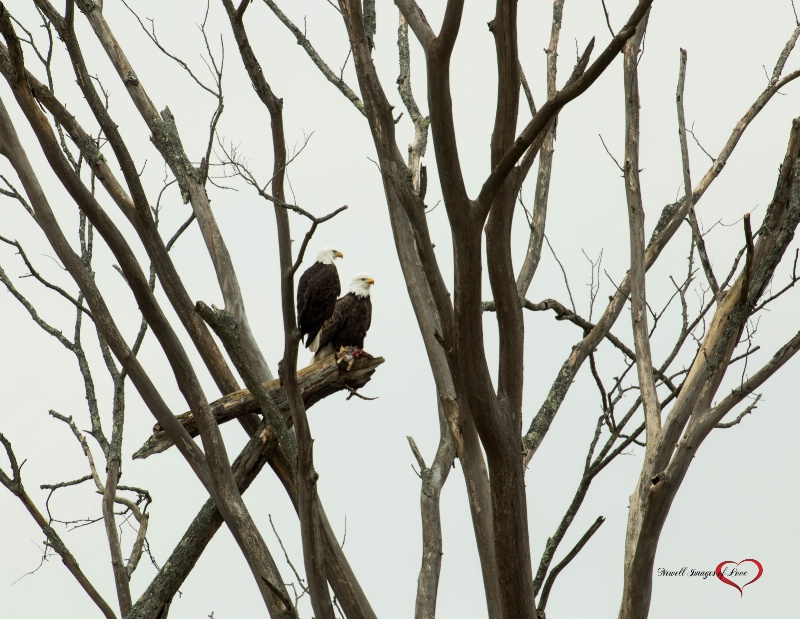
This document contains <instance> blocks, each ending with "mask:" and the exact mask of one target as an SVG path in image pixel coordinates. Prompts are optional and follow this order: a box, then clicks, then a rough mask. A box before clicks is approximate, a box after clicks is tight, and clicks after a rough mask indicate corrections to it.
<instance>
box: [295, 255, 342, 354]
mask: <svg viewBox="0 0 800 619" xmlns="http://www.w3.org/2000/svg"><path fill="white" fill-rule="evenodd" d="M343 257H344V255H343V254H342V252H340V251H338V250H336V249H331V248H330V247H326V248H324V249H322V250H321V251H320V252H319V254H317V261H316V262H315V263H314V264H312V265H311V266H310V267H308V269H306V271H305V273H303V275H301V276H300V281H299V282H298V283H297V326H298V327H299V328H300V340H301V341H302V340H303V336H306V341H305V345H306V348H311V345H312V343H313V341H314V339H315V338H316V337H317V335H318V334H319V330H320V329H321V328H322V325H323V324H324V323H325V321H326V320H328V318H330V317H331V314H333V307H334V305H336V297H338V296H339V294H340V293H341V291H342V286H341V284H340V283H339V273H338V271H337V270H336V265H335V264H334V263H333V261H334V260H336V258H343ZM312 350H316V347H314V348H313V349H312Z"/></svg>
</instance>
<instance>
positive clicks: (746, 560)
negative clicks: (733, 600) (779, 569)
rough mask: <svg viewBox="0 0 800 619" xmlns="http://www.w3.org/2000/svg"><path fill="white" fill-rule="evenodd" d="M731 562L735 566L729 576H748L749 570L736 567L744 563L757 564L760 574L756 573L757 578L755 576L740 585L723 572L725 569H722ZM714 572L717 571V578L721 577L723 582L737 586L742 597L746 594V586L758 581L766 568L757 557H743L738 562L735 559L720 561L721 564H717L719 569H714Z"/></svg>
mask: <svg viewBox="0 0 800 619" xmlns="http://www.w3.org/2000/svg"><path fill="white" fill-rule="evenodd" d="M729 563H732V564H733V568H732V569H731V571H730V573H729V574H728V576H746V575H747V572H739V571H738V570H737V569H736V568H737V567H738V566H740V565H741V564H742V563H752V564H753V565H755V566H756V567H757V568H758V574H756V576H755V578H753V579H751V580H749V581H747V582H746V583H744V584H743V585H742V586H741V587H740V586H739V585H737V584H736V583H735V582H733V581H732V580H730V579H728V578H726V577H725V574H724V573H723V571H722V568H723V567H725V566H726V565H728V564H729ZM714 572H715V573H716V575H717V578H719V579H720V580H721V581H722V582H724V583H725V584H726V585H730V586H731V587H734V588H735V589H736V590H737V591H739V597H742V595H743V594H744V588H745V587H746V586H747V585H750V584H752V583H754V582H755V581H757V580H758V579H759V578H761V574H763V573H764V568H763V566H762V565H761V563H759V562H758V561H756V560H755V559H742V560H741V561H739V563H736V562H734V561H723V562H722V563H720V564H719V565H718V566H717V569H715V570H714Z"/></svg>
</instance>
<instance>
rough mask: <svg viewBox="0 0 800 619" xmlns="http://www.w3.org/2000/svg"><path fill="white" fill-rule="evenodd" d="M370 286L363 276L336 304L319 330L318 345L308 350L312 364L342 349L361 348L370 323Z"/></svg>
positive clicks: (363, 275)
mask: <svg viewBox="0 0 800 619" xmlns="http://www.w3.org/2000/svg"><path fill="white" fill-rule="evenodd" d="M374 283H375V280H374V279H372V278H371V277H370V276H369V275H367V274H366V273H362V274H361V275H356V276H355V277H354V278H353V281H352V282H351V283H350V292H348V293H347V294H346V295H344V296H343V297H342V298H341V299H339V300H338V301H336V306H335V307H334V309H333V314H332V315H331V317H330V318H328V320H327V321H325V324H324V325H323V326H322V329H320V332H319V338H318V341H316V342H312V345H311V346H310V347H309V348H310V349H311V351H312V352H314V353H316V354H315V355H314V357H313V358H312V363H313V362H314V361H318V360H319V359H322V358H324V357H328V356H330V355H332V354H333V353H334V352H336V351H337V350H339V349H340V348H341V347H342V346H345V347H348V346H355V347H357V348H364V337H365V336H366V335H367V330H368V329H369V325H370V322H371V321H372V301H370V298H369V289H370V286H372V285H373V284H374ZM315 344H316V346H315Z"/></svg>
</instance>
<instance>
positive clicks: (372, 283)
mask: <svg viewBox="0 0 800 619" xmlns="http://www.w3.org/2000/svg"><path fill="white" fill-rule="evenodd" d="M367 283H368V284H369V285H370V286H373V285H374V284H375V280H374V279H372V278H371V277H368V278H367Z"/></svg>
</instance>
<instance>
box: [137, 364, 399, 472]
mask: <svg viewBox="0 0 800 619" xmlns="http://www.w3.org/2000/svg"><path fill="white" fill-rule="evenodd" d="M336 357H338V360H337V359H336V358H334V357H328V358H326V359H325V360H323V361H321V362H319V363H315V364H313V365H310V366H309V367H307V368H304V369H302V370H300V371H299V372H298V373H297V381H298V383H299V385H300V391H301V393H302V394H303V402H304V403H305V406H306V408H309V407H310V406H313V405H314V404H316V403H317V402H319V401H320V400H322V399H323V398H326V397H328V396H329V395H333V394H334V393H336V392H337V391H342V390H344V389H346V388H348V387H349V388H351V389H358V388H359V387H363V386H364V385H366V384H367V383H368V382H369V380H370V378H371V377H372V374H373V373H374V372H375V369H376V368H377V367H378V366H379V365H380V364H381V363H383V361H384V359H383V357H361V358H358V359H354V358H353V357H352V356H351V355H349V354H345V355H342V356H339V355H336ZM350 363H352V366H351V367H348V365H349V364H350ZM264 386H265V387H266V389H267V391H268V392H269V395H270V396H271V397H272V400H273V401H274V402H275V405H276V406H277V407H278V410H280V411H281V413H282V414H283V415H284V416H285V417H287V421H290V420H289V419H288V412H289V404H288V402H287V400H286V393H285V392H284V390H283V388H282V387H281V385H280V380H279V379H275V380H271V381H269V382H267V383H264ZM210 406H211V411H212V412H213V413H214V418H215V419H216V420H217V423H218V424H221V423H225V422H226V421H230V420H231V419H236V418H237V417H241V416H242V415H247V414H249V413H257V412H259V409H258V402H257V401H256V398H255V396H254V395H253V394H252V393H250V391H249V390H248V389H241V390H239V391H234V392H233V393H229V394H228V395H226V396H224V397H222V398H220V399H219V400H216V401H215V402H212V403H211V405H210ZM177 418H178V421H180V423H181V425H182V426H183V427H184V428H185V429H186V431H187V432H188V433H189V435H190V436H197V434H198V431H197V426H196V423H195V418H194V415H193V414H192V412H191V411H189V412H186V413H183V414H181V415H178V416H177ZM172 445H173V443H172V440H171V439H170V438H169V436H167V434H166V432H164V430H163V429H162V428H161V426H160V425H158V424H156V425H155V426H154V428H153V436H151V437H150V438H149V439H147V440H146V441H145V443H144V445H142V446H141V447H140V448H139V449H138V450H137V451H136V452H135V453H134V454H133V457H134V458H147V457H148V456H152V455H153V454H157V453H161V452H162V451H165V450H167V449H169V448H170V447H172Z"/></svg>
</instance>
